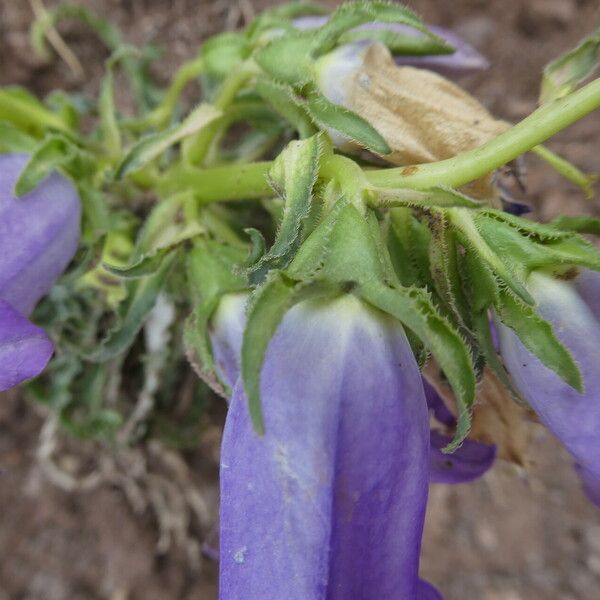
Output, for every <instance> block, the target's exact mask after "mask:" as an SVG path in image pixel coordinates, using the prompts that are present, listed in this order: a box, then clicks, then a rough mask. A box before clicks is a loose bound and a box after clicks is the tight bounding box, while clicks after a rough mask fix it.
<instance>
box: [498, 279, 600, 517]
mask: <svg viewBox="0 0 600 600" xmlns="http://www.w3.org/2000/svg"><path fill="white" fill-rule="evenodd" d="M528 287H529V290H530V291H531V294H532V296H533V297H534V298H535V300H536V302H537V309H538V311H539V313H540V314H541V316H542V317H544V318H545V319H547V320H548V321H549V322H550V323H551V324H552V325H553V328H554V333H555V335H556V337H557V338H558V339H559V340H560V341H561V342H562V343H563V344H564V346H565V347H566V348H567V349H568V350H569V351H570V352H571V354H572V355H573V357H574V359H575V361H576V362H577V363H578V365H579V369H580V371H581V374H582V376H583V383H584V386H585V391H584V393H579V392H578V391H577V390H575V389H573V388H572V387H570V386H569V385H568V384H567V383H565V382H564V381H563V380H562V379H561V378H560V377H559V376H558V375H557V374H556V373H555V372H554V371H552V370H551V369H549V368H548V367H546V366H545V365H543V364H542V363H541V361H540V360H539V359H538V358H537V357H535V356H534V355H533V354H532V353H531V352H529V350H527V348H525V346H524V345H523V343H522V342H521V341H520V340H519V338H518V337H517V335H516V334H515V333H514V332H513V331H512V329H509V328H508V327H506V326H504V325H502V324H499V326H498V332H499V338H500V352H501V355H502V359H503V361H504V364H505V366H506V369H507V370H508V372H509V374H510V376H511V378H512V380H513V383H514V385H515V387H516V388H517V390H518V391H519V392H520V394H521V395H522V396H523V398H524V399H525V400H526V401H527V403H528V404H529V405H530V406H531V408H532V409H533V410H534V411H535V412H536V414H537V416H538V418H539V419H540V421H541V422H542V423H543V424H544V425H545V426H546V427H547V428H548V429H549V430H550V431H551V432H552V433H553V434H554V435H555V436H556V437H557V438H558V439H559V440H560V441H561V442H562V443H563V444H564V446H565V447H566V449H567V450H568V451H569V452H570V453H571V455H572V456H573V457H574V459H575V461H576V464H577V470H578V472H579V474H580V475H581V477H582V481H583V484H584V488H585V490H586V492H587V493H588V495H589V496H590V499H591V500H592V501H593V502H594V503H596V504H597V505H598V506H600V435H599V433H598V432H600V370H599V369H598V357H599V356H600V302H599V300H598V293H597V292H598V291H600V274H598V273H595V272H591V271H584V272H583V273H582V274H581V275H579V276H578V277H577V278H575V279H574V280H561V279H555V278H552V277H551V276H549V275H543V274H540V273H533V274H532V275H531V276H530V277H529V281H528Z"/></svg>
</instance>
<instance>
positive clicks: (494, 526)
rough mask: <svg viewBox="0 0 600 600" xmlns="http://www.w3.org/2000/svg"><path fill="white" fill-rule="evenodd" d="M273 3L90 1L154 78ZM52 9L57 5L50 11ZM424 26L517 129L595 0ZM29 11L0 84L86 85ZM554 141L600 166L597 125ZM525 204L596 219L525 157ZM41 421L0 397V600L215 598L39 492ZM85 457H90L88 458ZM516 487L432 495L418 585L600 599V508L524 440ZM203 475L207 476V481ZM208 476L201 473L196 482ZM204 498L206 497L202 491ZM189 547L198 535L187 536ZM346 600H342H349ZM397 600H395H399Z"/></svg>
mask: <svg viewBox="0 0 600 600" xmlns="http://www.w3.org/2000/svg"><path fill="white" fill-rule="evenodd" d="M270 3H271V4H272V2H269V1H263V0H261V1H256V2H254V1H251V0H240V1H239V2H235V1H231V2H230V1H226V0H219V1H217V2H213V1H208V0H204V1H197V0H172V1H170V2H167V1H164V0H86V1H85V2H82V4H86V5H88V6H90V7H93V8H94V9H95V10H96V11H97V12H99V13H101V14H103V15H107V16H110V17H111V19H113V20H114V21H116V22H117V23H118V24H119V25H120V26H121V27H122V29H123V32H124V35H125V37H126V39H127V40H128V41H130V42H133V43H146V42H152V43H157V44H158V45H160V46H162V47H163V48H164V49H165V58H164V59H163V60H162V61H161V65H160V67H159V68H157V69H156V76H157V78H158V79H159V80H162V81H164V80H165V79H167V78H168V75H169V74H170V73H172V72H173V68H174V67H175V66H176V65H177V64H178V63H180V62H181V61H182V60H184V59H185V58H186V57H190V56H192V55H193V54H194V53H195V51H196V49H197V46H198V44H199V42H200V41H201V40H202V39H203V37H205V36H206V35H207V34H209V33H210V32H212V31H216V30H217V29H219V28H222V27H224V26H229V27H235V26H237V25H239V24H241V23H242V22H243V19H244V17H245V15H247V14H249V13H250V12H251V11H252V9H253V8H254V9H258V8H260V7H261V6H264V5H266V4H270ZM47 4H48V5H53V4H55V2H50V1H48V2H47ZM410 4H412V6H413V8H415V9H416V10H418V11H419V12H420V13H421V14H422V15H423V16H424V17H425V18H426V19H427V20H428V21H429V22H431V23H437V24H441V25H445V26H451V27H453V28H454V29H455V30H456V31H458V32H459V33H461V34H462V35H464V36H465V37H466V38H467V39H469V40H470V41H472V42H473V43H474V44H475V45H476V46H478V47H479V48H480V49H482V50H483V51H484V52H485V53H486V54H487V56H488V57H489V58H490V59H491V60H492V62H493V67H492V68H491V69H490V70H489V71H488V72H487V73H483V74H481V75H477V76H473V77H471V78H470V79H469V80H468V81H467V82H466V86H467V87H468V88H469V89H470V90H471V91H472V92H473V93H474V94H475V95H476V96H478V97H479V98H480V99H481V100H482V101H483V102H484V103H485V104H486V106H488V107H489V108H490V109H491V110H492V111H493V112H494V113H495V114H496V115H497V116H499V117H503V118H506V119H510V120H518V119H520V118H522V117H523V116H525V115H526V114H528V113H529V112H530V111H531V110H532V109H533V108H534V107H535V102H536V97H537V89H538V84H539V78H540V71H541V68H542V67H543V65H544V64H545V63H546V62H547V61H548V60H550V59H551V58H552V57H554V56H555V55H557V54H558V53H560V52H561V51H563V50H565V49H566V48H569V47H570V46H572V45H573V44H574V43H575V42H576V41H577V40H578V39H579V38H581V37H582V36H583V35H585V34H586V33H587V32H588V31H589V30H591V28H592V27H593V24H594V23H595V19H596V13H597V3H596V2H595V1H594V0H511V1H510V2H506V1H504V2H503V1H500V0H495V1H490V0H455V1H454V2H447V1H445V0H415V1H414V2H411V3H410ZM30 19H31V12H30V8H29V4H28V3H27V2H25V1H21V2H14V1H12V0H0V84H7V83H18V84H21V85H24V86H26V87H27V88H29V89H30V90H32V91H34V92H36V93H38V94H40V95H43V94H46V93H48V92H49V91H50V90H52V89H53V88H54V87H57V86H60V87H63V88H66V89H69V90H75V89H84V90H85V91H86V92H87V93H92V94H93V93H95V92H96V91H97V90H98V85H99V75H100V73H101V69H102V62H103V59H104V58H105V56H106V53H105V51H104V49H103V48H102V47H101V45H100V44H98V43H97V42H95V41H94V39H93V38H92V36H90V35H88V33H87V32H85V31H84V30H82V29H81V28H79V27H78V26H75V25H69V26H67V27H65V28H61V31H62V32H63V33H64V35H65V38H66V39H67V41H68V42H69V44H70V46H71V48H72V49H73V50H74V51H75V53H76V54H77V56H79V57H80V59H81V60H82V62H83V64H84V65H85V70H86V75H85V79H84V81H78V80H77V79H76V78H74V77H73V75H72V74H71V73H70V72H69V70H68V69H67V68H66V66H65V65H64V64H63V63H62V62H61V61H59V60H54V61H52V62H51V63H49V64H44V63H43V62H41V61H40V60H39V59H37V58H35V57H34V56H33V54H32V52H31V50H30V49H29V47H28V43H27V35H26V30H27V27H28V24H29V22H30ZM550 146H551V147H552V148H553V149H554V150H556V151H558V152H561V153H563V154H564V155H565V156H567V157H568V158H570V159H571V160H573V161H575V162H576V163H577V164H578V165H579V166H581V167H582V168H584V169H588V170H594V169H595V170H599V169H600V161H599V159H598V156H600V118H599V117H598V114H595V115H591V116H588V117H587V118H586V119H584V120H583V121H581V122H580V123H578V124H577V125H575V126H574V127H572V128H571V129H569V130H568V131H566V132H564V133H562V134H561V135H559V136H557V138H555V139H554V140H553V141H552V142H551V144H550ZM529 190H530V196H531V198H532V200H533V202H534V203H535V205H536V207H538V214H539V215H540V216H541V217H542V218H544V219H547V218H551V217H552V216H553V215H556V214H557V213H558V212H563V213H569V214H571V213H578V212H584V211H590V210H594V212H597V208H598V204H597V199H596V202H595V204H593V205H590V204H589V203H588V202H586V201H585V200H584V199H583V198H582V195H581V193H580V192H579V191H578V190H576V189H574V188H573V187H572V186H570V185H569V184H568V183H566V182H564V181H562V180H561V179H560V178H559V177H558V176H557V175H555V174H554V173H553V172H552V171H551V170H550V169H549V168H547V167H546V166H544V165H542V164H540V163H539V161H538V160H537V159H533V158H532V159H530V160H529ZM41 424H42V419H41V418H40V416H39V414H38V412H37V410H35V409H33V408H32V407H31V406H30V405H28V404H26V403H25V402H24V401H22V400H20V399H19V398H17V397H16V396H15V395H6V394H5V395H4V396H3V397H2V401H1V402H0V468H1V472H0V557H1V558H0V600H17V599H19V600H20V599H23V600H25V599H27V600H77V599H82V600H83V599H86V600H87V599H96V598H97V599H111V600H117V599H118V600H135V599H144V600H154V599H156V600H159V599H160V600H185V599H190V600H191V599H199V600H211V599H213V598H216V583H215V578H216V569H215V566H214V565H213V564H211V563H210V561H204V562H203V564H202V565H201V567H200V568H192V566H190V561H189V560H188V558H187V555H186V553H185V552H184V550H183V549H182V547H181V545H179V546H178V545H177V544H176V545H175V546H174V547H173V548H172V549H170V550H168V551H157V541H158V532H157V531H158V528H157V520H156V518H155V515H154V513H153V512H152V511H151V510H149V509H146V510H141V511H135V510H134V509H133V508H132V502H131V499H128V498H127V496H126V494H124V492H123V490H122V488H121V487H120V486H117V485H102V486H100V487H98V488H97V489H95V490H93V491H88V492H72V493H67V492H65V491H62V490H60V489H58V488H57V487H56V486H54V485H53V484H52V483H50V482H49V481H48V479H47V477H46V476H45V474H44V471H43V470H42V469H41V467H40V465H39V463H38V461H37V460H36V457H35V453H36V448H37V444H38V435H39V432H40V427H41ZM81 452H82V454H85V453H88V454H90V455H93V452H94V449H93V448H91V447H88V448H85V449H81ZM208 452H209V451H208V450H207V449H206V448H205V450H204V454H203V453H202V451H198V452H195V453H191V454H188V455H186V456H185V459H186V463H187V465H188V467H189V468H190V470H191V472H192V485H193V486H196V488H197V489H198V490H200V491H201V492H202V493H204V492H205V491H208V492H211V490H213V489H214V481H213V480H211V479H210V478H208V479H207V478H206V476H205V475H202V476H200V475H199V474H198V473H200V467H198V468H197V467H196V465H201V466H202V465H203V464H204V463H206V462H207V460H208V463H210V464H212V469H213V471H214V465H215V464H216V457H214V456H213V457H209V459H207V458H206V453H208ZM531 460H532V463H533V465H532V469H531V471H530V473H529V475H528V476H525V474H524V473H521V472H517V471H516V470H515V469H514V468H513V467H510V466H508V465H503V464H499V465H497V466H496V468H495V469H494V471H493V472H492V473H489V474H488V475H487V476H486V477H485V478H483V480H481V481H479V482H476V483H473V484H470V485H468V486H461V487H442V486H433V487H432V491H431V502H430V506H429V512H428V520H427V528H426V533H425V540H424V552H423V559H422V571H423V576H424V577H426V578H428V579H430V580H431V581H432V582H433V583H435V584H436V585H437V586H438V587H439V589H440V590H441V591H442V592H443V593H444V596H445V598H446V600H555V599H556V600H595V599H597V598H598V597H599V592H598V590H599V589H600V513H599V512H598V511H597V510H596V509H594V508H593V507H591V506H590V505H589V504H588V503H587V502H586V501H585V499H584V497H583V495H582V493H581V492H580V490H579V487H578V482H577V479H576V477H575V475H574V474H573V472H572V470H571V465H570V460H569V458H568V456H567V455H566V453H565V452H564V451H563V450H562V449H561V448H560V447H559V445H558V444H557V443H556V442H555V441H554V440H553V439H551V438H550V436H549V435H548V434H546V433H545V432H543V431H542V429H541V428H540V429H538V430H536V439H535V443H534V447H533V451H532V453H531ZM210 468H211V467H208V470H209V471H210ZM206 469H207V467H206V465H205V464H204V466H202V473H203V474H205V473H206V472H207V471H206ZM211 493H212V492H211ZM191 531H192V533H194V531H196V534H197V536H198V537H201V536H202V535H204V534H205V533H206V529H202V527H199V526H198V527H197V528H196V529H194V528H193V527H192V528H191ZM349 600H350V599H349ZM399 600H400V599H399Z"/></svg>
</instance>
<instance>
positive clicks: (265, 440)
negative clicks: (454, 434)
mask: <svg viewBox="0 0 600 600" xmlns="http://www.w3.org/2000/svg"><path fill="white" fill-rule="evenodd" d="M262 408H263V415H264V419H265V427H266V433H265V435H264V436H263V437H258V436H257V435H256V434H255V433H254V431H253V429H252V425H251V423H250V420H249V417H248V412H247V408H246V399H245V397H244V393H243V391H242V389H241V386H239V385H238V386H236V390H235V392H234V395H233V399H232V403H231V407H230V409H229V414H228V417H227V422H226V426H225V433H224V439H223V447H222V455H221V461H222V462H221V552H220V554H221V575H220V598H221V600H239V598H252V599H255V598H257V599H258V598H260V599H261V600H281V599H283V598H285V599H286V600H307V599H310V600H348V599H349V598H373V599H374V598H377V599H379V600H398V599H399V598H402V599H416V598H418V589H419V580H418V575H417V572H418V564H419V550H420V544H421V535H422V529H423V519H424V511H425V504H426V500H427V487H428V486H427V483H428V462H429V456H428V453H429V448H428V445H429V436H428V417H427V408H426V404H425V398H424V395H423V388H422V385H421V377H420V374H419V369H418V367H417V365H416V362H415V359H414V356H413V354H412V352H411V350H410V346H409V344H408V343H407V340H406V337H405V335H404V332H403V331H402V329H401V327H400V326H399V325H398V324H397V323H395V322H393V321H391V320H389V319H388V318H387V317H384V316H382V315H381V314H380V313H376V312H374V311H372V310H371V309H368V308H367V307H365V306H364V305H362V304H361V303H360V302H359V301H358V300H356V299H355V298H353V297H345V298H342V299H338V300H336V301H330V302H327V303H317V302H303V303H301V304H299V305H297V306H295V307H294V308H293V309H292V310H291V311H289V312H288V314H287V315H286V316H285V317H284V319H283V322H282V324H281V326H280V327H279V329H278V331H277V333H276V335H275V336H274V338H273V340H272V341H271V344H270V345H269V348H268V351H267V356H266V360H265V363H264V366H263V371H262Z"/></svg>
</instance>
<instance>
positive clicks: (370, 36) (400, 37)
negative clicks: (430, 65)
mask: <svg viewBox="0 0 600 600" xmlns="http://www.w3.org/2000/svg"><path fill="white" fill-rule="evenodd" d="M362 40H375V41H378V42H381V43H382V44H384V45H385V46H387V48H388V49H389V51H390V52H391V53H392V54H393V55H394V56H430V55H432V54H436V55H439V54H452V53H453V52H454V51H455V50H454V48H453V47H452V46H451V45H450V44H448V42H446V41H445V40H443V39H442V38H438V37H437V36H434V35H428V36H425V35H422V36H416V35H410V34H408V33H400V32H398V31H392V30H390V29H368V30H367V29H351V30H349V31H346V32H345V33H343V34H342V35H341V36H340V38H339V43H340V44H350V43H352V42H359V41H362Z"/></svg>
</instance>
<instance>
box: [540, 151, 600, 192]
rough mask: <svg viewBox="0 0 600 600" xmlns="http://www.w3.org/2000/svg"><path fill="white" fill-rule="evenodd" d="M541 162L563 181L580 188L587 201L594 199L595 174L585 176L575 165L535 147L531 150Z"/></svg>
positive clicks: (550, 152)
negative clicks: (562, 178)
mask: <svg viewBox="0 0 600 600" xmlns="http://www.w3.org/2000/svg"><path fill="white" fill-rule="evenodd" d="M531 151H532V152H533V153H534V154H537V156H539V157H540V158H541V159H542V160H545V161H546V162H547V163H548V164H549V165H550V166H551V167H552V168H553V169H554V170H555V171H556V172H557V173H560V175H562V176H563V177H564V178H565V179H568V180H569V181H570V182H571V183H573V184H575V185H576V186H578V187H580V188H581V189H582V190H583V192H584V193H585V195H586V198H587V199H588V200H591V199H592V198H593V197H594V183H595V181H596V179H597V177H598V176H597V175H595V174H587V173H584V172H583V171H581V170H579V169H578V168H577V167H576V166H575V165H573V164H571V163H570V162H569V161H568V160H565V159H564V158H563V157H562V156H559V155H558V154H555V153H554V152H552V150H549V149H548V148H546V147H545V146H536V147H535V148H533V149H532V150H531Z"/></svg>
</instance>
